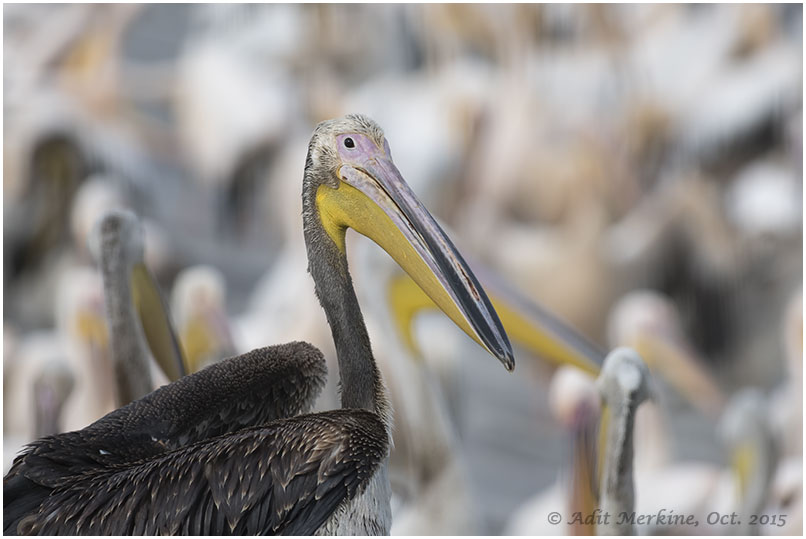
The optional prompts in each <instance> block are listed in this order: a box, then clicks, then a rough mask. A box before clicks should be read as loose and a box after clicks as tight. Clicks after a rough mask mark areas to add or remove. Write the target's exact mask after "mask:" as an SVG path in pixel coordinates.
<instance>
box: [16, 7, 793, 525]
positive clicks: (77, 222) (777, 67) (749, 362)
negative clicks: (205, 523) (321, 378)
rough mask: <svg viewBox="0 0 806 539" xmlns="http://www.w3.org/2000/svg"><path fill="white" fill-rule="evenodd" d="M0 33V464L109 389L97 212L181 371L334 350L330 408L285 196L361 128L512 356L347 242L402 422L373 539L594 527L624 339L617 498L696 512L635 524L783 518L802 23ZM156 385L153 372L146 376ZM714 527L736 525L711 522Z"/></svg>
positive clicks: (314, 307) (530, 11)
mask: <svg viewBox="0 0 806 539" xmlns="http://www.w3.org/2000/svg"><path fill="white" fill-rule="evenodd" d="M3 19H4V20H3V25H4V70H3V85H4V102H3V111H4V124H3V135H4V136H3V158H4V159H3V238H4V251H3V260H4V262H3V269H4V272H3V275H4V281H3V285H4V303H3V309H4V315H3V403H4V406H3V442H4V443H3V460H4V472H5V471H7V470H8V468H9V466H10V465H11V462H12V460H13V458H14V456H15V454H16V452H17V451H18V450H19V449H20V448H21V446H22V445H23V444H25V443H28V442H30V441H32V440H34V439H36V438H39V437H41V436H44V435H47V434H52V433H57V432H65V431H70V430H76V429H80V428H82V427H84V426H86V425H88V424H90V423H91V422H93V421H95V420H96V419H98V418H100V417H101V416H103V415H104V414H106V413H108V412H110V411H112V410H114V409H115V408H117V407H118V406H120V405H122V404H125V402H124V401H122V400H121V395H120V394H119V389H118V387H119V386H118V385H117V384H116V381H115V376H114V374H113V358H112V353H111V349H110V338H109V330H108V328H107V322H106V311H105V303H104V287H103V284H102V280H101V274H100V272H99V270H98V268H97V267H96V264H95V262H94V258H93V252H92V251H93V249H92V248H91V244H92V241H91V238H92V236H93V229H94V227H95V226H96V224H97V223H98V221H99V220H100V219H101V218H102V216H103V215H105V214H106V213H107V212H109V211H110V210H113V209H117V208H127V209H129V210H131V211H132V212H133V213H134V214H135V215H136V216H137V219H138V220H139V224H138V226H142V230H143V234H144V245H145V252H144V257H143V258H144V260H143V261H144V263H145V266H146V267H147V268H148V271H149V272H150V273H151V274H153V275H154V277H155V278H156V281H157V282H158V283H159V286H160V287H161V289H162V291H163V300H164V302H165V303H166V304H167V305H168V306H169V307H170V312H171V321H172V323H173V326H174V328H175V330H176V333H177V336H178V338H179V341H180V345H181V348H182V350H183V352H184V355H185V357H186V359H187V365H188V370H191V371H195V370H199V369H201V368H204V367H205V366H206V365H209V364H211V363H214V362H216V361H218V360H220V359H223V358H227V357H231V356H233V355H235V354H238V353H243V352H246V351H249V350H252V349H254V348H258V347H261V346H266V345H268V344H274V343H281V342H288V341H294V340H304V341H309V342H312V343H313V344H315V345H316V346H317V347H319V348H321V349H322V351H323V352H324V354H325V356H326V358H327V359H328V362H329V372H330V376H329V381H328V386H327V387H326V390H325V394H324V396H323V398H321V399H320V401H319V403H318V407H319V408H321V409H330V408H336V407H338V397H337V390H338V388H337V384H336V380H337V376H336V372H337V368H336V364H335V350H334V347H333V343H332V339H331V336H330V329H329V327H328V325H327V323H326V320H325V317H324V315H323V313H322V310H321V308H320V307H319V305H318V303H317V300H316V297H315V295H314V293H313V286H312V281H311V277H310V275H309V274H308V273H307V271H306V270H307V260H306V253H305V248H304V244H303V237H302V220H301V212H302V206H301V201H300V196H299V194H300V187H301V181H302V172H303V167H304V165H305V155H306V151H307V144H308V140H309V138H310V136H311V132H312V130H313V128H314V126H315V125H316V124H317V123H318V122H320V121H322V120H325V119H328V118H334V117H338V116H342V115H344V114H346V113H350V112H360V113H363V114H366V115H368V116H370V117H371V118H373V119H374V120H375V121H377V123H378V124H379V125H380V126H381V127H383V129H384V131H385V134H386V137H387V139H388V140H389V142H390V144H391V147H392V149H393V151H394V158H395V162H396V163H397V166H398V167H399V168H400V170H401V172H402V173H403V175H404V176H405V177H406V180H407V181H408V183H409V184H410V185H411V187H412V190H413V191H414V192H415V193H416V194H417V196H418V197H419V198H420V200H422V201H423V203H424V204H425V205H426V206H427V207H428V208H429V210H430V211H431V213H432V214H433V215H435V216H436V217H437V218H438V219H440V221H441V222H442V223H443V224H444V225H445V227H446V229H448V230H449V231H450V236H451V238H452V239H453V241H454V242H455V243H456V244H457V246H458V247H459V248H460V249H461V251H462V253H464V254H466V255H467V257H468V262H469V263H470V266H471V267H472V269H473V271H474V272H476V273H477V275H478V277H479V278H480V280H481V281H482V283H483V285H484V287H485V290H487V292H488V294H489V295H490V297H491V300H492V301H493V303H494V305H495V308H496V310H497V312H498V314H499V316H500V317H501V320H502V322H503V324H504V327H505V329H506V331H507V333H508V335H509V338H510V340H511V342H512V344H513V346H514V349H515V355H516V363H517V368H516V370H515V373H514V375H513V374H507V373H505V372H503V369H500V367H497V366H495V365H488V363H492V362H489V361H488V360H487V359H486V358H484V357H483V356H484V354H485V352H484V351H483V350H482V349H481V348H479V347H478V346H477V345H476V344H475V343H473V342H472V341H471V340H470V339H468V338H467V337H466V336H464V335H463V334H462V333H461V332H460V331H459V330H458V329H457V328H455V327H453V326H451V324H450V322H449V321H448V319H447V318H445V317H444V316H443V315H442V314H441V313H438V312H437V311H436V310H435V309H434V308H433V305H432V304H430V302H429V301H428V300H427V299H423V298H424V296H421V295H418V289H415V287H413V286H412V282H411V281H409V280H407V278H405V277H404V274H403V273H402V272H400V270H399V269H398V268H397V266H395V265H393V263H392V262H390V261H389V259H388V258H386V256H385V254H384V253H383V252H382V251H380V249H378V248H377V247H376V246H374V245H372V244H370V243H369V242H367V241H365V238H363V237H361V236H359V235H358V234H351V235H350V236H349V238H348V249H347V250H348V256H349V258H350V268H351V272H352V274H353V276H354V281H355V286H356V289H357V291H358V295H359V301H360V303H361V306H362V310H363V313H364V318H365V320H366V323H367V326H368V329H369V333H370V337H371V340H372V344H373V351H374V353H375V357H376V358H377V360H378V361H379V363H380V366H381V371H382V373H383V375H384V378H385V380H386V383H387V385H388V386H389V389H390V392H391V396H392V404H393V407H394V410H395V416H394V430H393V438H394V443H395V445H394V449H393V450H392V455H391V464H390V472H389V473H390V479H391V484H392V489H393V494H394V499H393V502H394V503H393V514H394V523H393V527H392V532H393V533H400V534H422V533H425V534H476V533H494V534H499V533H507V534H544V533H553V534H556V533H560V534H562V533H589V532H592V531H595V529H594V527H592V526H591V525H590V523H584V522H583V523H579V522H577V523H571V524H569V523H568V522H569V521H570V520H571V519H570V515H571V514H572V513H573V511H572V508H577V507H588V506H590V507H595V506H597V504H596V500H593V502H592V503H588V502H589V501H590V500H587V498H590V497H593V498H596V499H598V501H599V506H600V507H601V506H603V505H607V503H609V501H608V500H607V493H608V488H607V485H608V478H607V477H605V476H603V475H602V472H603V459H604V458H605V457H603V456H602V455H603V454H604V450H603V447H604V446H605V445H606V444H607V441H606V440H604V439H602V440H597V439H596V438H597V433H598V432H603V429H602V428H599V420H600V417H604V415H602V410H604V409H607V410H610V412H609V413H610V414H611V416H613V415H614V414H613V410H617V409H619V408H618V406H616V405H615V404H613V403H612V402H610V401H608V400H607V399H608V397H609V393H608V391H609V389H608V387H609V386H608V383H607V382H606V376H605V373H601V374H600V372H599V370H600V366H601V363H602V359H603V358H604V356H605V353H606V352H607V351H608V350H611V349H614V348H617V347H620V346H628V347H631V348H633V349H634V350H635V351H636V352H638V354H639V355H640V357H641V359H642V360H643V362H644V363H645V364H646V365H647V366H648V367H649V371H648V373H644V371H642V370H640V369H639V370H638V371H636V372H639V373H640V374H641V376H642V377H646V380H642V384H645V385H646V387H645V390H646V391H645V393H646V394H644V393H642V394H641V395H642V396H641V399H644V398H646V400H645V401H644V402H643V403H641V402H640V401H639V402H634V403H632V404H633V405H634V406H635V407H637V411H636V409H635V408H634V407H633V408H632V409H631V412H630V413H631V414H632V413H633V412H634V413H635V417H634V429H633V428H632V427H630V431H631V435H632V436H633V437H634V445H635V455H634V463H633V468H634V469H633V470H632V474H633V477H634V483H635V493H634V505H635V511H636V512H637V513H638V514H658V512H659V511H661V510H665V511H667V512H669V511H672V512H674V513H677V514H691V515H695V516H696V518H697V519H698V521H699V522H700V525H699V526H697V527H694V526H691V525H669V524H659V523H658V522H657V521H655V522H650V523H645V522H641V523H638V524H637V526H636V527H635V528H634V529H633V530H632V531H638V532H639V533H642V534H657V533H660V534H667V533H682V534H689V533H691V534H700V533H707V534H735V533H761V534H801V533H802V504H803V502H802V495H803V485H802V437H803V408H802V402H803V393H802V380H803V370H802V359H803V308H802V293H801V289H802V269H803V268H802V254H803V250H802V241H803V234H802V232H803V229H802V189H803V180H802V179H803V168H802V163H803V118H802V100H801V96H802V92H803V85H802V80H803V37H802V6H801V5H797V4H795V5H771V4H763V5H762V4H758V5H757V4H744V5H643V6H642V5H620V6H611V5H603V4H599V5H566V4H563V5H499V4H495V5H482V4H472V5H462V4H451V5H437V4H432V5H394V6H391V5H388V6H383V5H355V4H353V5H335V4H329V5H266V6H259V5H248V6H246V5H244V6H239V5H173V6H168V5H164V6H163V5H140V6H132V5H123V4H120V5H49V6H45V5H5V6H4V8H3ZM96 255H97V253H96ZM145 331H148V330H145ZM557 340H559V341H564V342H567V343H570V344H569V346H570V347H571V349H572V350H573V353H564V352H561V351H558V350H557V349H555V348H552V344H551V343H552V342H555V341H557ZM150 375H151V376H150V381H149V382H147V383H149V384H151V386H150V387H151V388H152V389H153V388H155V387H158V386H159V385H162V384H164V383H166V382H167V381H168V380H170V379H172V375H171V373H167V372H165V371H164V369H161V368H160V367H159V366H158V365H157V364H156V362H153V361H152V364H151V372H150ZM597 377H599V382H597V381H596V380H597ZM622 378H624V377H622ZM623 381H624V380H622V382H623ZM642 387H643V386H642ZM628 404H629V403H628ZM638 404H640V406H638ZM625 413H626V412H625ZM610 420H611V421H613V417H611V418H610ZM592 425H593V427H594V428H591V426H592ZM633 430H634V432H633ZM586 451H587V453H586ZM591 452H593V454H594V457H591ZM596 455H598V457H597V456H596ZM591 459H592V460H594V461H595V460H597V459H598V466H594V467H593V468H592V469H591V470H587V468H585V469H586V470H587V472H586V473H589V474H592V475H593V476H596V477H588V478H587V479H589V481H586V478H585V477H580V476H581V474H580V471H579V469H580V468H582V462H583V461H590V460H591ZM605 468H606V467H605ZM583 475H584V474H583ZM583 484H584V485H588V486H589V485H591V484H592V485H595V487H594V488H592V489H586V488H583V487H581V486H580V485H583ZM552 511H556V512H559V513H561V514H562V515H563V520H562V522H561V523H560V524H559V525H555V524H552V523H551V522H550V520H549V519H548V515H549V514H550V513H551V512H552ZM734 511H735V512H736V513H738V514H739V515H740V517H744V518H742V523H741V524H725V523H709V522H708V515H710V514H713V513H715V512H716V513H719V514H730V513H731V512H734ZM751 515H757V517H758V518H757V519H756V523H755V525H752V524H751V522H750V520H751V519H750V516H751ZM780 515H785V518H784V519H780V518H778V517H780ZM762 516H766V517H767V518H761V517H762ZM773 517H775V518H773ZM656 520H657V519H656ZM622 531H623V530H622ZM626 531H631V530H629V529H627V530H626Z"/></svg>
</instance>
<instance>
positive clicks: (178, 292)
mask: <svg viewBox="0 0 806 539" xmlns="http://www.w3.org/2000/svg"><path fill="white" fill-rule="evenodd" d="M225 303H226V283H225V281H224V276H223V275H222V274H221V272H220V271H219V270H218V269H216V268H214V267H212V266H207V265H199V266H191V267H189V268H185V269H183V270H182V271H180V272H179V274H178V275H177V276H176V279H175V281H174V286H173V290H172V291H171V313H172V314H173V315H174V317H175V318H174V320H175V322H176V330H177V334H178V336H179V341H180V343H181V346H182V350H183V351H184V352H185V358H186V363H187V370H188V372H197V371H199V370H201V369H202V368H204V367H206V366H207V365H209V364H211V363H213V362H215V361H219V360H221V359H224V358H226V357H230V356H234V355H236V352H235V345H234V344H233V342H232V336H231V334H230V329H229V322H228V320H227V311H226V304H225Z"/></svg>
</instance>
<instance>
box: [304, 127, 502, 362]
mask: <svg viewBox="0 0 806 539" xmlns="http://www.w3.org/2000/svg"><path fill="white" fill-rule="evenodd" d="M356 138H358V137H356ZM367 141H368V139H365V140H364V141H360V140H359V142H367ZM371 145H372V146H373V148H362V146H361V145H359V147H358V148H357V150H358V151H357V152H356V153H357V155H356V159H355V160H351V161H352V162H353V163H354V164H351V165H342V166H341V167H340V169H339V171H338V172H339V176H340V178H341V180H342V181H341V184H340V186H339V187H338V188H337V189H333V188H330V187H327V186H324V185H323V186H320V187H319V191H318V192H317V204H318V206H319V210H320V215H321V218H322V222H323V224H324V226H325V230H326V231H327V232H328V234H329V235H330V237H331V238H332V239H333V240H334V241H335V242H336V244H337V245H338V246H339V247H340V248H341V249H342V250H344V232H345V227H351V228H353V229H355V230H356V231H357V232H359V233H361V234H363V235H365V236H367V237H369V238H370V239H371V240H373V241H374V242H375V243H377V244H378V245H380V246H381V248H383V249H384V250H385V251H386V252H387V253H389V255H390V256H391V257H392V258H393V259H394V260H395V261H396V262H397V263H398V264H399V265H400V266H401V267H402V268H403V270H404V271H405V272H406V273H408V274H409V275H410V276H411V278H412V279H414V281H415V282H416V283H417V284H418V285H419V286H420V288H422V289H423V291H424V292H425V293H426V294H427V295H428V297H430V298H431V300H432V301H433V302H434V303H436V305H437V306H438V307H439V308H440V309H441V310H442V311H443V312H445V314H447V315H448V316H449V317H450V318H451V320H453V321H454V323H456V324H457V325H458V326H459V327H460V328H462V330H464V332H465V333H467V334H468V335H469V336H470V337H472V338H473V339H474V340H475V341H476V342H478V343H479V344H480V345H481V346H483V347H484V348H485V349H486V350H487V351H488V352H490V353H491V354H492V355H493V356H495V357H497V358H498V359H499V360H500V361H501V363H503V364H504V366H505V367H506V368H507V370H512V369H514V367H515V361H514V358H513V354H512V347H511V346H510V344H509V340H508V339H507V336H506V333H505V332H504V328H503V327H502V325H501V322H500V320H499V319H498V316H497V315H496V313H495V310H494V309H493V307H492V305H491V304H490V300H489V299H487V296H486V294H485V293H484V290H483V289H482V288H481V285H480V284H479V283H478V281H477V280H476V278H475V276H474V275H473V273H472V272H471V271H470V268H469V267H468V265H467V263H466V262H465V261H464V259H463V258H462V256H461V255H460V254H459V252H458V251H457V250H456V247H454V245H453V243H452V242H451V240H450V239H449V238H448V236H447V235H446V234H445V232H444V231H443V230H442V228H440V226H439V225H438V224H437V222H436V221H435V220H434V218H433V217H432V216H431V214H430V213H428V211H427V210H426V209H425V208H424V207H423V205H422V204H421V203H420V202H419V200H417V198H416V197H415V196H414V193H413V192H412V191H411V189H410V188H409V186H408V185H407V184H406V182H405V181H404V180H403V178H402V176H401V175H400V172H398V170H397V168H396V167H395V165H394V163H392V161H391V159H390V158H388V157H387V155H386V154H387V153H388V151H386V152H384V151H383V150H380V149H379V148H377V146H375V145H374V144H371ZM362 150H366V151H363V152H362Z"/></svg>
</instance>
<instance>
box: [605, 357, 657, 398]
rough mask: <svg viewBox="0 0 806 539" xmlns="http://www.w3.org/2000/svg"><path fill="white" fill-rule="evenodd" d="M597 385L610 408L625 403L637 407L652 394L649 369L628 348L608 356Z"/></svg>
mask: <svg viewBox="0 0 806 539" xmlns="http://www.w3.org/2000/svg"><path fill="white" fill-rule="evenodd" d="M596 383H597V385H598V387H599V392H600V393H601V394H602V398H603V399H604V401H605V403H606V404H607V405H608V406H612V405H613V404H614V403H618V402H623V403H630V406H636V407H637V406H638V405H639V404H640V403H642V402H644V401H645V400H646V399H647V398H649V397H650V393H651V392H650V387H649V369H647V366H646V364H645V363H644V361H643V360H642V359H641V357H640V356H639V355H638V354H637V353H636V352H635V351H634V350H632V349H630V348H626V347H622V348H616V349H615V350H613V351H612V352H610V354H608V356H607V357H606V358H605V361H604V364H603V365H602V374H601V375H600V376H599V379H598V380H597V381H596Z"/></svg>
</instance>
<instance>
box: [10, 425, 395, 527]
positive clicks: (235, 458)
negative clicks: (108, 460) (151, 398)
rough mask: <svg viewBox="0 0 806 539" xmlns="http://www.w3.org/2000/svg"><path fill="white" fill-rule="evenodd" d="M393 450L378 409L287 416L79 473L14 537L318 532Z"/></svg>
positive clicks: (23, 523)
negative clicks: (122, 464)
mask: <svg viewBox="0 0 806 539" xmlns="http://www.w3.org/2000/svg"><path fill="white" fill-rule="evenodd" d="M388 450H389V447H388V436H387V434H386V429H385V427H384V425H383V423H382V422H381V421H380V420H379V419H378V417H377V416H376V415H375V414H373V413H371V412H369V411H365V410H358V409H353V410H333V411H330V412H323V413H318V414H309V415H301V416H297V417H293V418H287V419H280V420H277V421H275V422H272V423H271V424H269V425H266V426H264V427H253V428H249V429H244V430H242V431H239V432H236V433H234V434H228V435H225V436H220V437H218V438H214V439H211V440H205V441H202V442H198V443H195V444H192V445H189V446H186V447H183V448H181V449H178V450H175V451H169V452H166V453H164V454H162V455H160V456H158V457H156V458H152V459H148V460H144V461H139V462H136V463H133V464H130V465H127V466H111V467H106V468H104V469H101V470H98V471H96V472H95V473H90V474H83V475H80V476H74V477H73V481H71V482H70V483H69V484H64V485H63V486H61V487H58V488H55V489H52V491H51V492H50V495H49V496H47V497H44V498H42V502H41V505H40V506H39V507H38V508H37V510H36V511H35V512H33V513H30V514H28V515H25V516H22V518H20V517H19V516H18V517H17V518H18V522H19V526H18V527H17V528H12V529H9V526H5V527H6V532H12V533H13V532H14V531H17V532H21V533H39V534H101V535H106V534H116V535H120V534H123V535H130V534H131V535H143V534H148V535H156V534H171V535H175V534H191V535H221V534H226V535H230V534H236V535H253V534H287V535H310V534H313V533H314V532H315V531H316V530H317V529H318V528H319V527H320V526H321V525H322V524H324V523H325V522H326V520H327V519H328V517H329V516H330V515H331V514H333V512H334V511H335V510H336V509H337V508H338V507H339V505H340V504H341V503H342V502H344V501H346V500H350V499H352V498H353V497H354V496H355V495H356V494H358V493H359V492H360V491H361V489H362V488H364V487H365V486H366V481H367V480H368V479H369V478H370V477H371V476H372V474H374V473H375V471H376V470H377V469H378V466H379V465H380V463H381V462H382V460H383V458H384V457H385V456H386V455H387V454H388ZM22 479H23V478H22V477H17V478H15V480H16V481H17V482H18V483H21V482H22ZM27 482H28V483H31V484H30V485H29V487H30V488H32V489H36V488H40V489H41V488H42V487H41V486H39V485H35V484H33V482H31V481H30V480H27ZM6 503H8V501H6ZM28 505H29V506H30V503H29V504H28ZM6 510H7V508H6ZM6 518H8V516H6Z"/></svg>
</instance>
